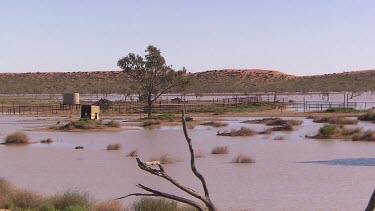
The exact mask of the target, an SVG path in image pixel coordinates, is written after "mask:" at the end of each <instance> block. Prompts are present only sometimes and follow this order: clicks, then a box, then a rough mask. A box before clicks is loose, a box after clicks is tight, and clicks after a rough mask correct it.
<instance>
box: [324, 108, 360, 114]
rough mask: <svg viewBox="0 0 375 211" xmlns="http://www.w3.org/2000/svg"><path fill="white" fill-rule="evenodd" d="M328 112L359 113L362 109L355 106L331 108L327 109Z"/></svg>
mask: <svg viewBox="0 0 375 211" xmlns="http://www.w3.org/2000/svg"><path fill="white" fill-rule="evenodd" d="M326 112H328V113H359V112H361V111H359V110H356V109H354V108H329V109H327V110H326Z"/></svg>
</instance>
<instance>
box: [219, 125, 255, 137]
mask: <svg viewBox="0 0 375 211" xmlns="http://www.w3.org/2000/svg"><path fill="white" fill-rule="evenodd" d="M255 134H258V133H257V132H255V131H254V130H252V129H250V128H247V127H241V128H240V129H239V130H232V131H231V132H226V131H224V132H220V131H218V132H217V135H218V136H253V135H255Z"/></svg>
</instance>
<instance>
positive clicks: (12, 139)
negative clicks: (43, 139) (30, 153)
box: [4, 132, 30, 144]
mask: <svg viewBox="0 0 375 211" xmlns="http://www.w3.org/2000/svg"><path fill="white" fill-rule="evenodd" d="M29 140H30V138H29V137H28V136H27V135H26V134H25V133H23V132H15V133H12V134H10V135H7V136H6V137H5V139H4V144H27V143H28V142H29Z"/></svg>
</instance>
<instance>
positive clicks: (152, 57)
mask: <svg viewBox="0 0 375 211" xmlns="http://www.w3.org/2000/svg"><path fill="white" fill-rule="evenodd" d="M145 52H146V55H145V56H144V57H143V56H140V55H136V54H134V53H129V54H128V55H127V56H125V57H123V58H122V59H120V60H119V61H118V62H117V66H119V67H120V68H121V69H122V70H123V71H125V72H127V73H128V74H129V75H130V77H131V78H132V79H133V80H134V81H135V82H136V83H137V84H138V85H139V86H140V89H141V90H142V94H143V96H145V101H146V103H147V115H148V116H151V113H152V104H153V102H155V101H156V100H157V99H158V98H159V97H160V96H161V95H162V94H165V93H167V92H170V91H172V90H183V89H185V88H186V87H187V86H188V84H189V81H188V80H187V77H184V75H185V73H186V70H185V68H184V69H183V70H180V71H176V70H174V69H173V68H172V66H168V65H166V63H165V59H164V57H163V56H162V55H161V52H160V50H159V49H158V48H156V47H155V46H152V45H149V46H148V47H147V49H146V51H145Z"/></svg>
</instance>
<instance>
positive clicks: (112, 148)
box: [107, 143, 121, 150]
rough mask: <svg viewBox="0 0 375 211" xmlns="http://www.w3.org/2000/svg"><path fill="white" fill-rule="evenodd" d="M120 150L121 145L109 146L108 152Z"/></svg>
mask: <svg viewBox="0 0 375 211" xmlns="http://www.w3.org/2000/svg"><path fill="white" fill-rule="evenodd" d="M120 148H121V144H119V143H115V144H108V145H107V150H119V149H120Z"/></svg>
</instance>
